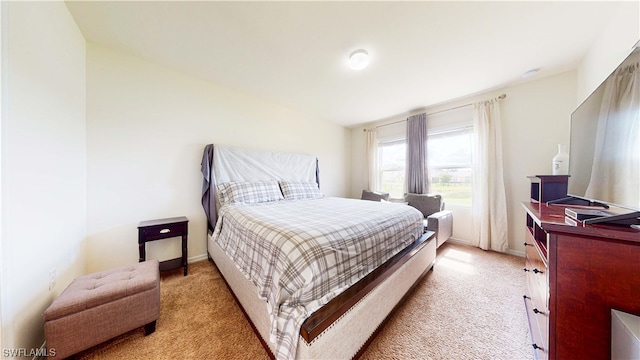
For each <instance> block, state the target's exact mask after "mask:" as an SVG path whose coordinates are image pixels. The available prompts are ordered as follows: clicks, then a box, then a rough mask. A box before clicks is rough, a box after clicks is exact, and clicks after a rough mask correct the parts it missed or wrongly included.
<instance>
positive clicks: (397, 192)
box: [378, 139, 407, 199]
mask: <svg viewBox="0 0 640 360" xmlns="http://www.w3.org/2000/svg"><path fill="white" fill-rule="evenodd" d="M406 158H407V144H406V141H405V139H399V140H386V141H384V140H381V141H379V142H378V166H379V171H378V184H379V186H380V191H383V192H388V193H389V197H391V198H395V199H402V198H404V189H405V186H404V178H405V167H406V163H407V161H406Z"/></svg>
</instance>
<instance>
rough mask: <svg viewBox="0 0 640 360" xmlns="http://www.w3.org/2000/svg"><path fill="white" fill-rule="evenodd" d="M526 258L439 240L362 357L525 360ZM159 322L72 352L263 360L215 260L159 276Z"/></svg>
mask: <svg viewBox="0 0 640 360" xmlns="http://www.w3.org/2000/svg"><path fill="white" fill-rule="evenodd" d="M523 266H524V258H520V257H516V256H511V255H505V254H499V253H494V252H486V251H482V250H479V249H477V248H472V247H468V246H463V245H458V244H452V243H446V244H444V245H443V246H442V247H441V248H440V249H438V256H437V260H436V265H435V269H434V271H432V272H430V273H429V274H428V275H427V276H426V278H425V279H424V280H423V281H422V282H421V283H420V285H419V286H418V287H417V288H416V289H415V291H414V292H413V294H412V295H411V296H410V297H409V299H408V300H407V301H406V302H405V303H404V304H403V305H402V306H401V307H399V308H398V309H397V311H396V312H395V313H394V314H393V315H392V317H391V318H390V319H389V321H388V322H387V324H386V326H385V327H384V328H383V329H382V331H381V332H380V334H379V335H378V337H377V338H376V339H375V340H374V341H373V343H372V344H371V346H370V347H369V348H368V349H367V351H366V352H365V353H364V355H363V357H362V358H363V359H505V360H507V359H508V360H514V359H523V360H526V359H531V358H532V350H531V347H530V345H529V340H528V325H527V321H526V315H525V310H524V304H523V302H522V295H523V294H524V289H525V282H524V275H523V274H522V268H523ZM160 289H161V301H160V303H161V305H160V319H159V320H158V322H157V327H156V331H155V332H154V333H153V334H151V335H149V336H146V337H145V336H144V330H143V328H140V329H136V330H133V331H131V332H129V333H127V334H124V335H122V336H119V337H117V338H115V339H113V340H111V341H108V342H106V343H104V344H101V345H98V346H96V347H94V348H92V349H89V350H87V351H84V352H82V353H80V354H78V356H77V357H76V358H78V359H101V360H102V359H255V360H258V359H267V358H268V356H267V354H266V352H265V350H264V349H263V348H262V345H261V344H260V341H259V340H258V338H257V336H256V335H255V334H254V332H253V330H252V329H251V326H250V325H249V323H248V322H247V320H246V319H245V318H244V315H243V314H242V311H241V310H240V309H239V307H238V306H237V305H236V303H235V302H234V300H233V297H232V296H231V294H230V293H229V292H228V290H227V288H226V286H225V284H224V281H223V280H222V278H221V277H220V274H219V273H218V271H217V269H216V268H215V266H214V265H213V264H212V263H210V262H208V261H202V262H198V263H194V264H190V265H189V275H188V276H186V277H183V276H182V271H181V269H176V270H175V271H171V272H164V273H162V279H161V285H160Z"/></svg>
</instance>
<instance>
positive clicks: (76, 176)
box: [1, 2, 87, 349]
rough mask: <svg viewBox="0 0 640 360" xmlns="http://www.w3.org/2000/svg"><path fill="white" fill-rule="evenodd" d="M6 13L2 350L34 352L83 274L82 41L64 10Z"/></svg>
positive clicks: (19, 5)
mask: <svg viewBox="0 0 640 360" xmlns="http://www.w3.org/2000/svg"><path fill="white" fill-rule="evenodd" d="M3 5H6V7H4V8H3V10H4V11H5V12H6V13H5V14H4V15H5V17H4V20H6V22H5V21H3V23H2V26H3V34H5V35H6V37H5V38H4V39H5V40H6V41H7V44H6V45H7V46H6V47H4V46H3V50H6V53H3V54H2V57H3V61H6V64H5V65H6V67H4V68H3V85H4V86H3V94H2V95H3V109H2V114H3V117H2V158H1V160H2V163H1V166H2V250H3V253H2V337H3V339H2V346H3V348H26V349H32V348H38V347H40V346H41V345H42V343H43V341H44V333H43V320H42V313H43V311H44V309H45V308H46V307H47V306H48V305H49V304H50V303H51V301H53V299H54V298H55V297H57V296H58V294H59V293H60V291H61V290H62V289H64V288H65V287H66V285H67V284H68V283H69V282H70V281H71V280H72V279H73V278H74V277H76V276H78V275H80V274H82V273H83V271H84V260H85V258H84V250H83V241H84V239H85V235H86V210H87V208H86V133H85V132H86V126H85V94H86V90H85V85H86V82H85V80H86V79H85V69H86V67H85V41H84V38H83V37H82V35H81V33H80V31H79V29H78V28H77V26H76V24H75V22H74V21H73V19H72V18H71V15H70V14H69V12H68V11H67V8H66V6H65V5H64V3H63V2H46V3H43V2H38V3H35V2H8V3H6V4H3ZM3 45H4V44H3ZM5 70H6V73H5V72H4V71H5ZM53 269H55V270H56V275H57V276H56V277H57V280H56V286H55V287H54V288H53V289H52V290H51V291H50V290H49V271H50V270H53Z"/></svg>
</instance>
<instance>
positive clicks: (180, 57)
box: [67, 1, 620, 126]
mask: <svg viewBox="0 0 640 360" xmlns="http://www.w3.org/2000/svg"><path fill="white" fill-rule="evenodd" d="M618 6H620V3H615V2H610V1H605V2H592V1H589V2H577V1H571V2H480V1H472V2H458V1H449V2H446V1H443V2H435V1H425V2H391V1H390V2H264V1H260V2H210V1H195V2H186V1H177V2H166V1H142V2H126V1H105V2H93V1H88V2H82V1H77V2H76V1H71V2H67V7H68V8H69V10H70V11H71V14H72V15H73V17H74V18H75V20H76V22H77V24H78V26H79V27H80V30H81V31H82V33H83V34H84V36H85V38H86V39H87V41H90V42H93V43H96V44H100V45H102V46H105V47H108V48H112V49H114V50H117V51H121V52H124V53H127V54H132V55H135V56H138V57H141V58H144V59H148V60H151V61H154V62H156V63H159V64H162V65H165V66H167V67H169V68H173V69H176V70H178V71H181V72H184V73H188V74H192V75H195V76H197V77H201V78H203V79H206V80H208V81H211V82H213V83H216V84H219V85H222V86H225V87H229V88H231V89H235V90H237V91H241V92H244V93H248V94H251V95H254V96H258V97H260V98H264V99H267V100H269V101H272V102H275V103H278V104H281V105H283V106H286V107H289V108H292V109H294V110H297V111H300V112H302V113H304V114H308V115H309V116H312V117H314V118H318V119H322V120H329V121H333V122H335V123H338V124H341V125H345V126H352V125H356V124H360V123H365V122H371V121H374V120H379V119H383V118H387V117H390V116H394V115H398V114H403V113H407V112H409V111H412V110H415V109H419V108H424V107H428V106H431V105H434V104H439V103H442V102H446V101H449V100H452V99H456V98H460V97H464V96H468V95H471V94H475V93H478V92H482V91H486V90H491V89H496V88H501V87H504V86H507V85H510V84H514V83H517V82H519V81H522V79H521V77H520V76H521V74H522V73H524V72H525V71H527V70H530V69H534V68H539V69H540V72H539V73H538V74H537V75H536V77H534V78H538V77H544V76H549V75H553V74H557V73H560V72H564V71H567V70H572V69H575V68H576V67H577V65H578V63H579V61H580V60H581V59H582V57H583V56H584V55H585V54H586V52H587V50H588V49H589V47H590V45H591V44H592V43H593V42H594V41H595V40H596V38H597V36H598V35H599V34H600V33H601V32H602V30H603V29H604V27H605V26H606V25H607V23H608V22H609V21H610V20H611V19H612V16H613V15H614V13H615V11H616V9H617V7H618ZM359 48H363V49H366V50H367V51H368V52H369V54H370V56H371V63H370V65H369V67H367V68H366V69H364V70H361V71H353V70H350V69H349V68H348V62H347V57H348V55H349V54H350V53H351V52H352V51H354V50H356V49H359Z"/></svg>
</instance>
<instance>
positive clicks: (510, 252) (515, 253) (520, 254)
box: [505, 249, 525, 257]
mask: <svg viewBox="0 0 640 360" xmlns="http://www.w3.org/2000/svg"><path fill="white" fill-rule="evenodd" d="M505 252H506V253H507V254H510V255H515V256H519V257H525V254H524V252H522V251H518V250H513V249H507V251H505Z"/></svg>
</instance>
